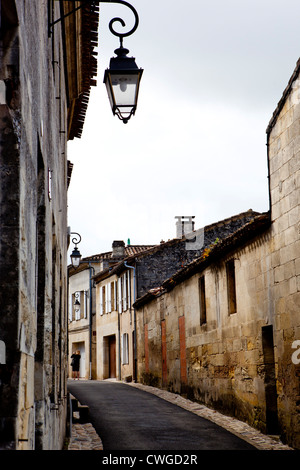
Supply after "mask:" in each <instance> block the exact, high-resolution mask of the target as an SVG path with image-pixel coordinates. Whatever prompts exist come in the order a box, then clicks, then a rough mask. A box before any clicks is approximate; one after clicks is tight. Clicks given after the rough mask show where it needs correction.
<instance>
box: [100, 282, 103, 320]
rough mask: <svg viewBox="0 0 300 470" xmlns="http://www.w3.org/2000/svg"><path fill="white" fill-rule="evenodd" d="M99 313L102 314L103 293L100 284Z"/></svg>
mask: <svg viewBox="0 0 300 470" xmlns="http://www.w3.org/2000/svg"><path fill="white" fill-rule="evenodd" d="M100 315H103V294H102V286H101V287H100Z"/></svg>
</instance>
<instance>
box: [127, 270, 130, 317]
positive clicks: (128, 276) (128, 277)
mask: <svg viewBox="0 0 300 470" xmlns="http://www.w3.org/2000/svg"><path fill="white" fill-rule="evenodd" d="M127 279H128V289H127V291H128V308H131V287H130V270H129V271H128V272H127Z"/></svg>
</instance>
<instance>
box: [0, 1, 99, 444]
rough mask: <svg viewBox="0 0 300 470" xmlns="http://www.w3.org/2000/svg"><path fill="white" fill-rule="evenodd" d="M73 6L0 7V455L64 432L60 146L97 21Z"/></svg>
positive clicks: (64, 179) (79, 99)
mask: <svg viewBox="0 0 300 470" xmlns="http://www.w3.org/2000/svg"><path fill="white" fill-rule="evenodd" d="M73 6H74V5H72V2H60V1H54V0H49V1H43V2H41V1H40V0H30V2H22V1H15V0H0V198H1V204H0V208H1V209H0V224H1V237H0V299H1V300H0V304H1V316H0V342H1V355H0V362H1V364H0V442H1V444H0V446H1V448H9V449H17V450H23V449H24V450H31V449H43V450H46V449H51V450H52V449H61V448H62V445H63V441H64V437H65V432H66V415H67V390H66V354H67V258H66V254H67V248H68V233H67V188H68V184H69V182H70V177H71V172H72V164H71V163H70V162H69V161H68V159H67V140H68V139H73V138H74V137H80V135H81V132H82V127H83V123H84V117H85V112H86V107H87V103H88V98H89V93H90V87H91V85H94V82H93V76H94V75H95V73H96V64H97V62H96V59H95V57H94V55H93V48H94V45H95V44H96V42H95V38H97V26H98V14H99V12H98V9H97V7H96V6H95V7H92V6H91V5H89V4H86V5H85V6H84V8H82V9H80V10H78V11H77V12H76V14H72V15H69V16H68V17H66V18H64V16H65V14H67V13H68V12H70V11H71V9H72V8H73ZM60 18H62V20H61V21H59V22H57V23H56V20H57V19H60ZM54 23H55V24H54ZM75 58H76V60H75Z"/></svg>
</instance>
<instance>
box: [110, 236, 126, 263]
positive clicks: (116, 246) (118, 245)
mask: <svg viewBox="0 0 300 470" xmlns="http://www.w3.org/2000/svg"><path fill="white" fill-rule="evenodd" d="M111 256H112V258H114V259H122V258H124V256H125V243H124V242H123V241H122V240H120V241H118V240H115V241H114V242H113V244H112V255H111Z"/></svg>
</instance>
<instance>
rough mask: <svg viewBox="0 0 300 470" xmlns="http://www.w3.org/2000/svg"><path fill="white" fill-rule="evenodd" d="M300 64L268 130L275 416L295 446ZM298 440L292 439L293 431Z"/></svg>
mask: <svg viewBox="0 0 300 470" xmlns="http://www.w3.org/2000/svg"><path fill="white" fill-rule="evenodd" d="M299 84H300V81H299V61H298V64H297V67H296V69H295V71H294V73H293V75H292V77H291V80H290V82H289V84H288V86H287V88H286V90H285V91H284V93H283V96H282V99H281V101H280V102H279V104H278V107H277V109H276V110H275V112H274V116H273V118H272V120H271V121H270V123H269V126H268V129H267V135H268V150H269V152H268V155H269V167H270V198H271V217H272V221H273V224H272V245H271V259H270V263H271V266H272V268H273V271H272V276H273V282H274V290H273V305H272V310H273V315H274V330H275V344H276V348H275V352H276V359H277V363H278V369H277V371H276V372H277V391H278V414H279V417H280V420H281V423H282V426H283V429H284V432H285V433H286V435H287V437H288V439H289V441H290V442H296V443H297V446H298V447H300V441H299V434H300V408H299V406H300V378H299V377H300V367H299V361H298V359H297V357H296V360H294V361H292V360H291V356H292V354H293V353H294V352H295V346H296V345H297V343H296V342H297V341H299V340H300V320H299V311H300V102H299ZM296 431H297V432H298V437H297V438H296V437H295V432H296Z"/></svg>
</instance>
